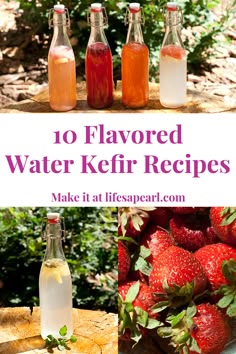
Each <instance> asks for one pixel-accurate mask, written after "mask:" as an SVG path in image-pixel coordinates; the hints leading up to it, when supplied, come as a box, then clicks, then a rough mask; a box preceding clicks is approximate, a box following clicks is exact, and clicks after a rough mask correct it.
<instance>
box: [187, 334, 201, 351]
mask: <svg viewBox="0 0 236 354" xmlns="http://www.w3.org/2000/svg"><path fill="white" fill-rule="evenodd" d="M188 344H189V348H190V350H192V351H193V352H196V353H199V354H201V353H202V351H201V349H200V348H199V346H198V344H197V341H196V339H194V338H193V337H191V340H190V342H189V343H188Z"/></svg>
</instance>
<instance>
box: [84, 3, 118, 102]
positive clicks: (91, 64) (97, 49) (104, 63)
mask: <svg viewBox="0 0 236 354" xmlns="http://www.w3.org/2000/svg"><path fill="white" fill-rule="evenodd" d="M88 23H89V24H90V26H91V32H90V37H89V41H88V45H87V49H86V57H85V74H86V87H87V102H88V105H89V106H90V107H92V108H97V109H100V108H106V107H109V106H111V105H112V103H113V66H112V54H111V49H110V47H109V44H108V41H107V38H106V35H105V32H104V26H105V25H107V23H108V20H107V15H106V11H105V8H104V7H102V5H101V4H100V3H93V4H91V6H90V9H89V11H88Z"/></svg>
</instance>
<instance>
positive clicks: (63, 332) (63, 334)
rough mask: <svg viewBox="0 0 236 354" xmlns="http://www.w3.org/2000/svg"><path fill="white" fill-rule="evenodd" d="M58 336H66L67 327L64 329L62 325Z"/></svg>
mask: <svg viewBox="0 0 236 354" xmlns="http://www.w3.org/2000/svg"><path fill="white" fill-rule="evenodd" d="M59 334H60V335H61V336H62V337H65V336H66V335H67V327H66V325H64V326H63V327H61V328H60V330H59Z"/></svg>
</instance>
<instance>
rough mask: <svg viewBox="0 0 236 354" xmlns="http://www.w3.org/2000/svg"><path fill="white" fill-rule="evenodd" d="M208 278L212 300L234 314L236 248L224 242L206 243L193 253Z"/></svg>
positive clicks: (235, 301) (235, 299) (235, 313)
mask: <svg viewBox="0 0 236 354" xmlns="http://www.w3.org/2000/svg"><path fill="white" fill-rule="evenodd" d="M195 257H196V258H197V259H198V260H199V262H200V263H201V265H202V267H203V269H204V270H205V273H206V276H207V278H208V283H209V285H208V287H209V290H210V291H212V292H214V294H213V295H212V297H211V300H212V301H213V302H216V301H218V306H219V307H220V308H227V311H226V312H227V314H228V315H229V316H232V317H233V316H236V309H235V303H236V279H235V273H236V249H234V248H233V247H231V246H229V245H226V244H224V243H218V244H213V245H207V246H205V247H203V248H201V249H199V250H198V251H197V252H196V253H195Z"/></svg>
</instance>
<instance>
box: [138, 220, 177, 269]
mask: <svg viewBox="0 0 236 354" xmlns="http://www.w3.org/2000/svg"><path fill="white" fill-rule="evenodd" d="M140 245H141V246H144V247H146V248H148V249H149V250H150V252H151V254H150V256H148V257H147V258H146V260H147V261H148V262H149V263H151V264H152V263H153V262H154V261H155V259H157V258H158V257H159V255H161V254H162V252H164V251H165V250H166V249H167V248H168V247H170V246H173V245H174V239H173V237H172V236H171V234H170V233H169V232H167V231H166V230H164V229H162V228H160V227H158V226H155V225H150V226H148V227H147V228H146V230H145V231H144V233H143V234H142V238H141V242H140Z"/></svg>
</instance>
